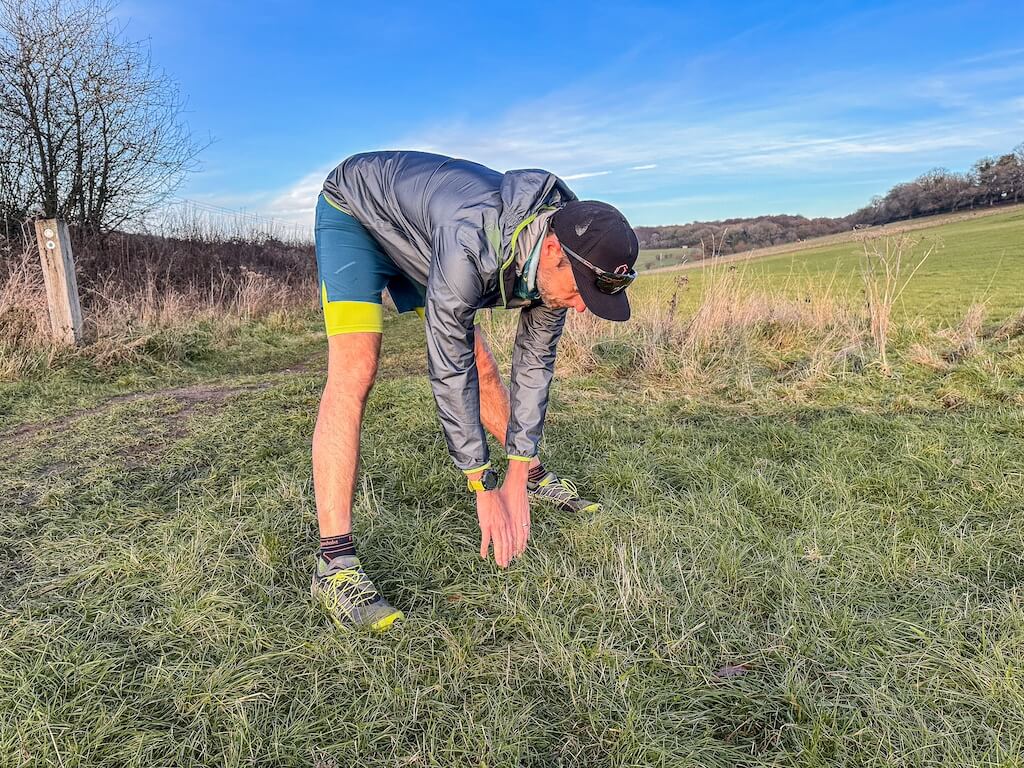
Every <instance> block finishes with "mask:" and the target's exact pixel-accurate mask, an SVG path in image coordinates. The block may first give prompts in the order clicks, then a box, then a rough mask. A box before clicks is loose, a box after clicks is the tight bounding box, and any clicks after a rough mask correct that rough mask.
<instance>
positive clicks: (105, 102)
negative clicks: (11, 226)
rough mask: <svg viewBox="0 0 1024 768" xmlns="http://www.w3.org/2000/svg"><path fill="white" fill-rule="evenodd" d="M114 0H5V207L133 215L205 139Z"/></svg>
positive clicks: (112, 220)
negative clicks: (195, 134)
mask: <svg viewBox="0 0 1024 768" xmlns="http://www.w3.org/2000/svg"><path fill="white" fill-rule="evenodd" d="M111 10H112V5H111V4H110V3H109V2H106V0H0V138H2V139H5V156H4V158H3V160H4V164H5V165H6V166H7V169H6V170H5V172H4V174H3V175H2V176H0V182H3V184H4V187H5V190H4V194H3V198H4V199H5V203H4V209H5V210H4V211H3V213H4V214H5V215H6V216H11V215H19V214H20V215H24V214H25V213H27V212H30V211H31V210H32V208H33V206H34V205H38V206H39V207H40V210H39V212H40V213H42V214H43V215H45V216H47V217H50V218H52V217H57V216H59V217H60V218H63V219H65V220H67V221H68V222H69V223H71V224H74V225H77V226H79V227H82V228H84V229H87V230H89V231H99V230H101V229H103V228H111V227H117V226H120V225H121V224H122V223H123V222H125V221H131V220H137V219H138V218H139V216H140V215H141V214H142V213H144V212H145V211H148V210H151V209H152V208H153V207H154V206H156V205H157V204H159V203H160V202H161V201H163V200H165V199H166V198H167V197H168V195H170V194H171V193H172V192H173V191H174V190H175V189H176V188H177V186H178V185H179V184H180V183H181V181H182V179H183V177H184V175H185V173H186V172H187V171H189V170H190V169H191V168H192V167H193V165H194V160H195V157H196V155H197V153H198V151H199V149H200V146H199V144H197V142H195V141H194V140H193V139H192V137H191V135H190V134H189V131H188V128H187V126H186V125H185V123H184V121H183V119H182V115H183V112H184V101H183V99H182V98H181V96H180V95H179V91H178V87H177V85H176V84H175V83H174V82H173V81H172V80H170V78H169V77H168V76H167V75H166V74H164V73H163V72H161V71H160V70H159V69H158V68H156V67H155V66H154V65H153V63H152V62H151V61H150V57H149V49H148V46H147V45H146V44H144V43H139V42H134V41H131V40H127V39H125V37H124V35H123V29H121V28H120V27H119V26H118V25H117V23H116V22H115V20H114V19H113V17H112V13H111Z"/></svg>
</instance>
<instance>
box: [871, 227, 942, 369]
mask: <svg viewBox="0 0 1024 768" xmlns="http://www.w3.org/2000/svg"><path fill="white" fill-rule="evenodd" d="M920 245H921V240H920V239H919V238H915V237H912V236H910V235H907V234H904V233H900V234H897V235H893V236H891V237H884V238H870V239H865V240H864V241H863V256H862V258H861V277H862V279H863V282H864V292H865V295H866V296H867V311H868V318H869V320H870V327H871V338H872V339H873V340H874V343H875V351H876V352H877V353H878V358H879V363H880V365H881V367H882V370H883V371H884V372H885V373H889V372H890V370H891V367H890V365H889V340H890V336H891V327H892V310H893V307H894V306H895V305H896V302H898V301H899V299H900V297H901V296H902V295H903V292H904V290H906V287H907V286H908V285H909V284H910V281H911V280H913V279H914V275H916V274H917V272H918V270H919V269H921V267H922V266H923V265H924V263H925V261H927V260H928V257H929V256H931V254H932V253H933V252H934V250H935V248H936V247H938V245H939V244H938V243H937V242H936V241H932V242H930V243H928V244H927V245H926V246H925V247H924V248H923V249H919V248H918V246H920Z"/></svg>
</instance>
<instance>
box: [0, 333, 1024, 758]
mask: <svg viewBox="0 0 1024 768" xmlns="http://www.w3.org/2000/svg"><path fill="white" fill-rule="evenodd" d="M419 328H420V325H419V323H418V321H416V320H415V319H409V318H397V319H394V320H390V321H389V323H388V327H387V330H386V333H385V358H384V361H383V364H382V378H381V380H380V381H379V383H378V385H377V387H376V388H375V390H374V392H373V394H372V395H371V399H370V402H369V404H368V407H367V414H366V422H365V426H364V438H363V453H362V475H361V487H360V492H359V494H358V499H357V509H356V536H357V540H358V542H359V547H360V552H361V555H362V558H363V560H364V563H365V565H366V567H367V570H368V571H369V572H370V573H371V574H372V576H373V577H374V579H375V580H376V582H377V583H378V585H379V586H380V587H381V589H382V590H383V591H384V592H385V593H386V594H387V596H388V597H389V599H391V600H392V602H394V603H395V604H396V605H397V606H398V607H400V608H401V609H402V610H403V611H405V613H406V614H407V616H408V619H407V621H405V622H404V623H401V624H399V625H396V627H395V628H394V629H393V630H392V631H391V632H389V633H387V634H385V635H373V634H367V633H363V632H339V631H337V630H336V629H334V628H333V627H332V626H331V625H330V624H329V623H328V622H327V620H326V619H325V617H324V616H323V614H322V613H321V612H320V611H319V610H318V609H317V608H316V607H315V606H314V605H313V603H312V602H311V600H310V599H309V598H308V578H309V571H310V569H311V567H312V557H313V552H314V550H315V546H316V527H315V515H314V505H313V499H312V490H311V487H310V463H309V440H310V435H311V432H312V426H313V419H314V417H315V412H316V407H317V403H318V397H319V392H320V387H321V386H322V383H323V369H322V363H321V364H320V365H319V366H317V365H312V366H310V367H309V368H308V369H306V370H302V369H299V370H294V371H292V372H290V373H288V375H280V374H277V373H274V372H272V371H271V370H270V369H269V367H268V368H264V369H262V370H259V369H255V368H254V369H248V370H245V371H244V372H242V371H238V370H234V371H232V370H231V369H230V366H231V365H233V364H229V363H224V365H225V367H224V368H221V369H218V371H217V372H216V373H217V376H216V381H217V383H218V384H219V385H221V386H224V387H231V386H237V385H238V384H251V383H253V382H257V381H258V382H262V383H263V384H264V385H265V386H263V387H262V388H258V389H250V390H245V391H238V392H236V393H234V394H230V395H228V396H226V397H224V398H220V399H218V400H217V401H216V402H198V403H196V402H189V403H183V402H182V401H181V400H179V399H176V398H175V397H174V396H173V395H169V394H164V395H161V394H156V395H154V396H153V397H151V398H146V399H137V400H131V401H125V402H115V403H113V404H110V405H108V406H107V407H99V408H96V409H94V410H92V411H90V412H89V413H87V414H85V415H82V416H80V417H79V418H78V419H77V420H75V421H74V422H72V423H70V424H66V425H65V426H63V427H60V426H52V427H48V428H46V429H41V430H40V431H38V432H35V433H32V434H28V435H25V436H23V437H21V438H18V439H16V440H8V441H5V443H4V444H3V445H2V446H0V461H2V462H3V466H4V468H5V469H4V470H3V472H2V473H0V499H2V502H0V503H2V504H3V507H2V509H0V564H2V565H0V611H2V613H0V766H29V765H61V766H66V767H67V768H71V767H72V766H100V765H105V766H119V767H120V766H153V765H211V766H213V765H217V766H225V765H227V766H242V765H257V764H262V765H316V766H347V765H367V766H376V765H379V766H395V765H408V766H417V765H423V766H452V765H475V766H489V767H494V768H496V767H498V766H550V765H561V766H588V767H589V766H650V765H655V766H658V765H664V766H781V765H799V766H948V765H956V766H975V765H976V766H982V765H984V766H997V765H998V766H1013V765H1020V764H1021V762H1020V760H1021V758H1020V756H1021V755H1022V754H1024V733H1022V731H1021V729H1020V727H1019V724H1020V722H1022V720H1024V686H1022V684H1021V668H1022V664H1024V606H1022V603H1021V595H1020V587H1019V585H1020V583H1021V579H1022V577H1024V572H1022V571H1024V563H1022V559H1021V552H1022V551H1024V524H1022V522H1021V521H1022V520H1024V502H1022V499H1024V460H1022V458H1021V457H1022V456H1024V413H1022V410H1021V403H1020V402H1019V401H1018V399H1017V398H1018V395H1019V392H1020V391H1021V385H1022V384H1024V355H1022V352H1021V347H1020V339H1019V337H1016V336H1015V337H1013V338H1010V339H1008V340H1005V341H997V340H995V339H983V340H981V341H979V342H978V344H979V348H978V349H977V350H976V351H975V352H974V353H973V354H972V355H971V356H969V357H967V358H965V359H962V360H954V361H952V362H948V363H944V364H943V366H940V367H935V366H929V365H924V364H919V363H915V362H914V361H913V360H912V359H910V356H907V355H902V354H901V355H898V356H897V358H896V373H895V375H892V376H883V375H881V374H880V373H879V372H878V370H877V369H875V368H872V367H870V366H868V367H865V368H863V369H859V370H855V371H851V370H843V371H834V372H832V373H831V374H830V375H828V376H823V377H819V378H816V379H815V380H814V381H813V382H812V383H811V384H808V383H807V382H806V381H802V380H792V379H790V378H787V377H786V376H783V375H780V374H779V371H778V370H777V369H775V368H774V367H773V366H756V365H755V366H753V368H752V369H751V368H748V369H747V370H744V371H740V372H737V373H736V375H734V376H729V375H726V373H727V368H724V367H716V368H713V369H707V370H709V371H712V372H714V373H715V376H707V377H700V376H696V377H677V378H672V377H669V376H664V375H659V376H651V375H647V374H642V373H641V374H636V375H628V370H626V369H625V368H624V367H623V366H624V363H623V361H622V360H621V359H620V358H619V357H617V356H616V353H615V352H614V350H611V351H607V350H606V351H605V352H602V353H600V354H598V356H597V359H596V361H595V363H594V364H593V365H592V366H590V367H589V368H587V369H585V370H581V371H580V372H578V374H577V375H575V376H573V377H560V378H559V379H558V381H557V382H556V385H555V388H554V391H553V403H552V410H551V415H550V418H549V424H548V429H547V431H546V436H545V441H544V446H543V452H544V454H543V455H544V457H545V461H546V462H547V463H548V465H549V466H551V467H552V468H554V469H556V470H557V471H559V472H560V473H563V474H565V475H567V476H570V477H573V478H575V479H576V480H577V481H578V482H579V484H580V485H581V487H582V488H583V489H585V490H587V491H590V492H592V493H595V494H597V496H599V497H600V499H601V501H602V502H603V504H604V506H603V508H602V509H601V510H599V511H597V512H594V513H590V514H587V515H583V516H579V517H575V516H570V515H566V514H564V513H560V512H555V511H552V510H550V509H546V508H536V509H535V510H534V518H535V522H534V528H533V537H532V540H531V543H530V547H529V549H528V551H527V553H526V554H525V556H524V557H523V558H522V559H521V560H520V561H518V562H516V563H515V564H514V565H513V566H512V567H511V568H510V569H508V570H507V571H501V570H499V569H497V568H496V567H495V566H494V565H493V564H492V563H490V562H483V561H481V560H480V559H479V558H478V556H477V555H476V550H477V541H478V540H477V538H476V537H477V536H478V531H477V527H476V522H475V515H474V512H473V509H472V506H471V499H470V498H468V496H467V494H464V493H463V492H462V491H461V487H462V481H461V478H460V476H459V473H458V472H457V471H455V470H454V469H453V468H452V467H451V465H450V460H449V459H448V457H447V452H446V450H445V448H444V444H443V440H442V438H441V435H440V432H439V430H438V427H437V423H436V416H435V415H434V406H433V403H432V399H431V395H430V389H429V386H428V384H427V382H426V380H425V378H424V377H423V375H422V371H423V369H424V363H423V356H422V331H421V330H419ZM278 342H279V343H280V348H279V349H278V350H277V353H276V354H278V355H280V359H282V360H288V359H299V358H300V357H302V356H303V355H304V354H305V353H306V351H308V339H307V338H306V337H305V336H303V335H301V334H295V335H292V336H287V337H285V336H282V337H279V338H278ZM239 354H240V355H243V354H244V347H242V348H240V351H239ZM228 357H230V355H228ZM239 359H244V357H242V358H239ZM182 365H183V371H185V372H186V373H187V377H188V378H189V380H193V379H201V378H202V377H203V376H205V375H206V374H205V373H204V372H203V371H202V369H201V368H196V369H191V368H189V367H188V366H189V365H196V364H195V363H183V364H182ZM744 382H746V385H744ZM40 386H41V387H42V388H43V389H45V387H46V385H45V384H41V385H40ZM66 386H67V385H66V382H65V384H61V385H59V386H55V388H54V389H52V390H50V392H49V394H50V395H51V397H52V400H51V403H50V404H51V407H53V408H56V409H60V408H62V407H65V405H66V400H67V399H68V397H69V395H68V391H67V389H66V388H65V387H66ZM82 386H83V387H84V388H86V389H88V385H82ZM90 402H91V401H90ZM33 408H35V406H33ZM26 413H37V411H36V410H32V409H29V410H27V411H26ZM495 453H496V455H499V454H500V451H498V449H497V446H495Z"/></svg>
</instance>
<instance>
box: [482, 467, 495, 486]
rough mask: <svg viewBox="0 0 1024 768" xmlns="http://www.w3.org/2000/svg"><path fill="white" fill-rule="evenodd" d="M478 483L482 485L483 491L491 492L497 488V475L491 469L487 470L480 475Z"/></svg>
mask: <svg viewBox="0 0 1024 768" xmlns="http://www.w3.org/2000/svg"><path fill="white" fill-rule="evenodd" d="M480 482H481V483H483V486H484V490H487V491H493V490H494V489H495V488H497V487H498V473H497V472H495V471H494V470H493V469H488V470H486V471H485V472H484V473H483V474H482V475H480Z"/></svg>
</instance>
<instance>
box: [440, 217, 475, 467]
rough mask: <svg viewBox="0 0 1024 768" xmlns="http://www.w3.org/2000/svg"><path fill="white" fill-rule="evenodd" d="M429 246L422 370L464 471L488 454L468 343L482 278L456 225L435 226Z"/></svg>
mask: <svg viewBox="0 0 1024 768" xmlns="http://www.w3.org/2000/svg"><path fill="white" fill-rule="evenodd" d="M433 250H434V254H433V258H432V260H431V267H430V276H429V278H428V280H427V296H426V308H425V319H426V334H427V370H428V372H429V375H430V386H431V388H432V389H433V390H434V400H435V402H436V403H437V413H438V416H439V417H440V420H441V427H442V429H443V430H444V436H445V441H446V442H447V443H448V452H449V453H450V454H451V456H452V459H454V460H455V464H456V465H457V466H458V467H459V469H461V470H463V471H466V472H468V471H471V470H474V469H478V468H480V467H482V466H486V465H487V463H488V458H489V457H488V451H487V438H486V435H485V433H484V428H483V426H482V425H481V423H480V385H479V381H478V380H477V372H476V357H475V354H474V348H473V344H474V340H475V337H474V327H473V318H474V315H475V314H476V308H477V305H478V303H479V299H480V295H481V293H482V291H483V282H482V280H481V278H480V273H479V272H478V271H477V268H476V266H475V265H474V264H473V263H472V262H471V260H470V259H469V258H468V255H467V253H466V249H465V246H464V245H463V244H462V243H461V242H460V241H459V237H458V231H457V230H455V229H451V228H442V229H440V230H438V231H437V232H436V233H435V235H434V241H433Z"/></svg>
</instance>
